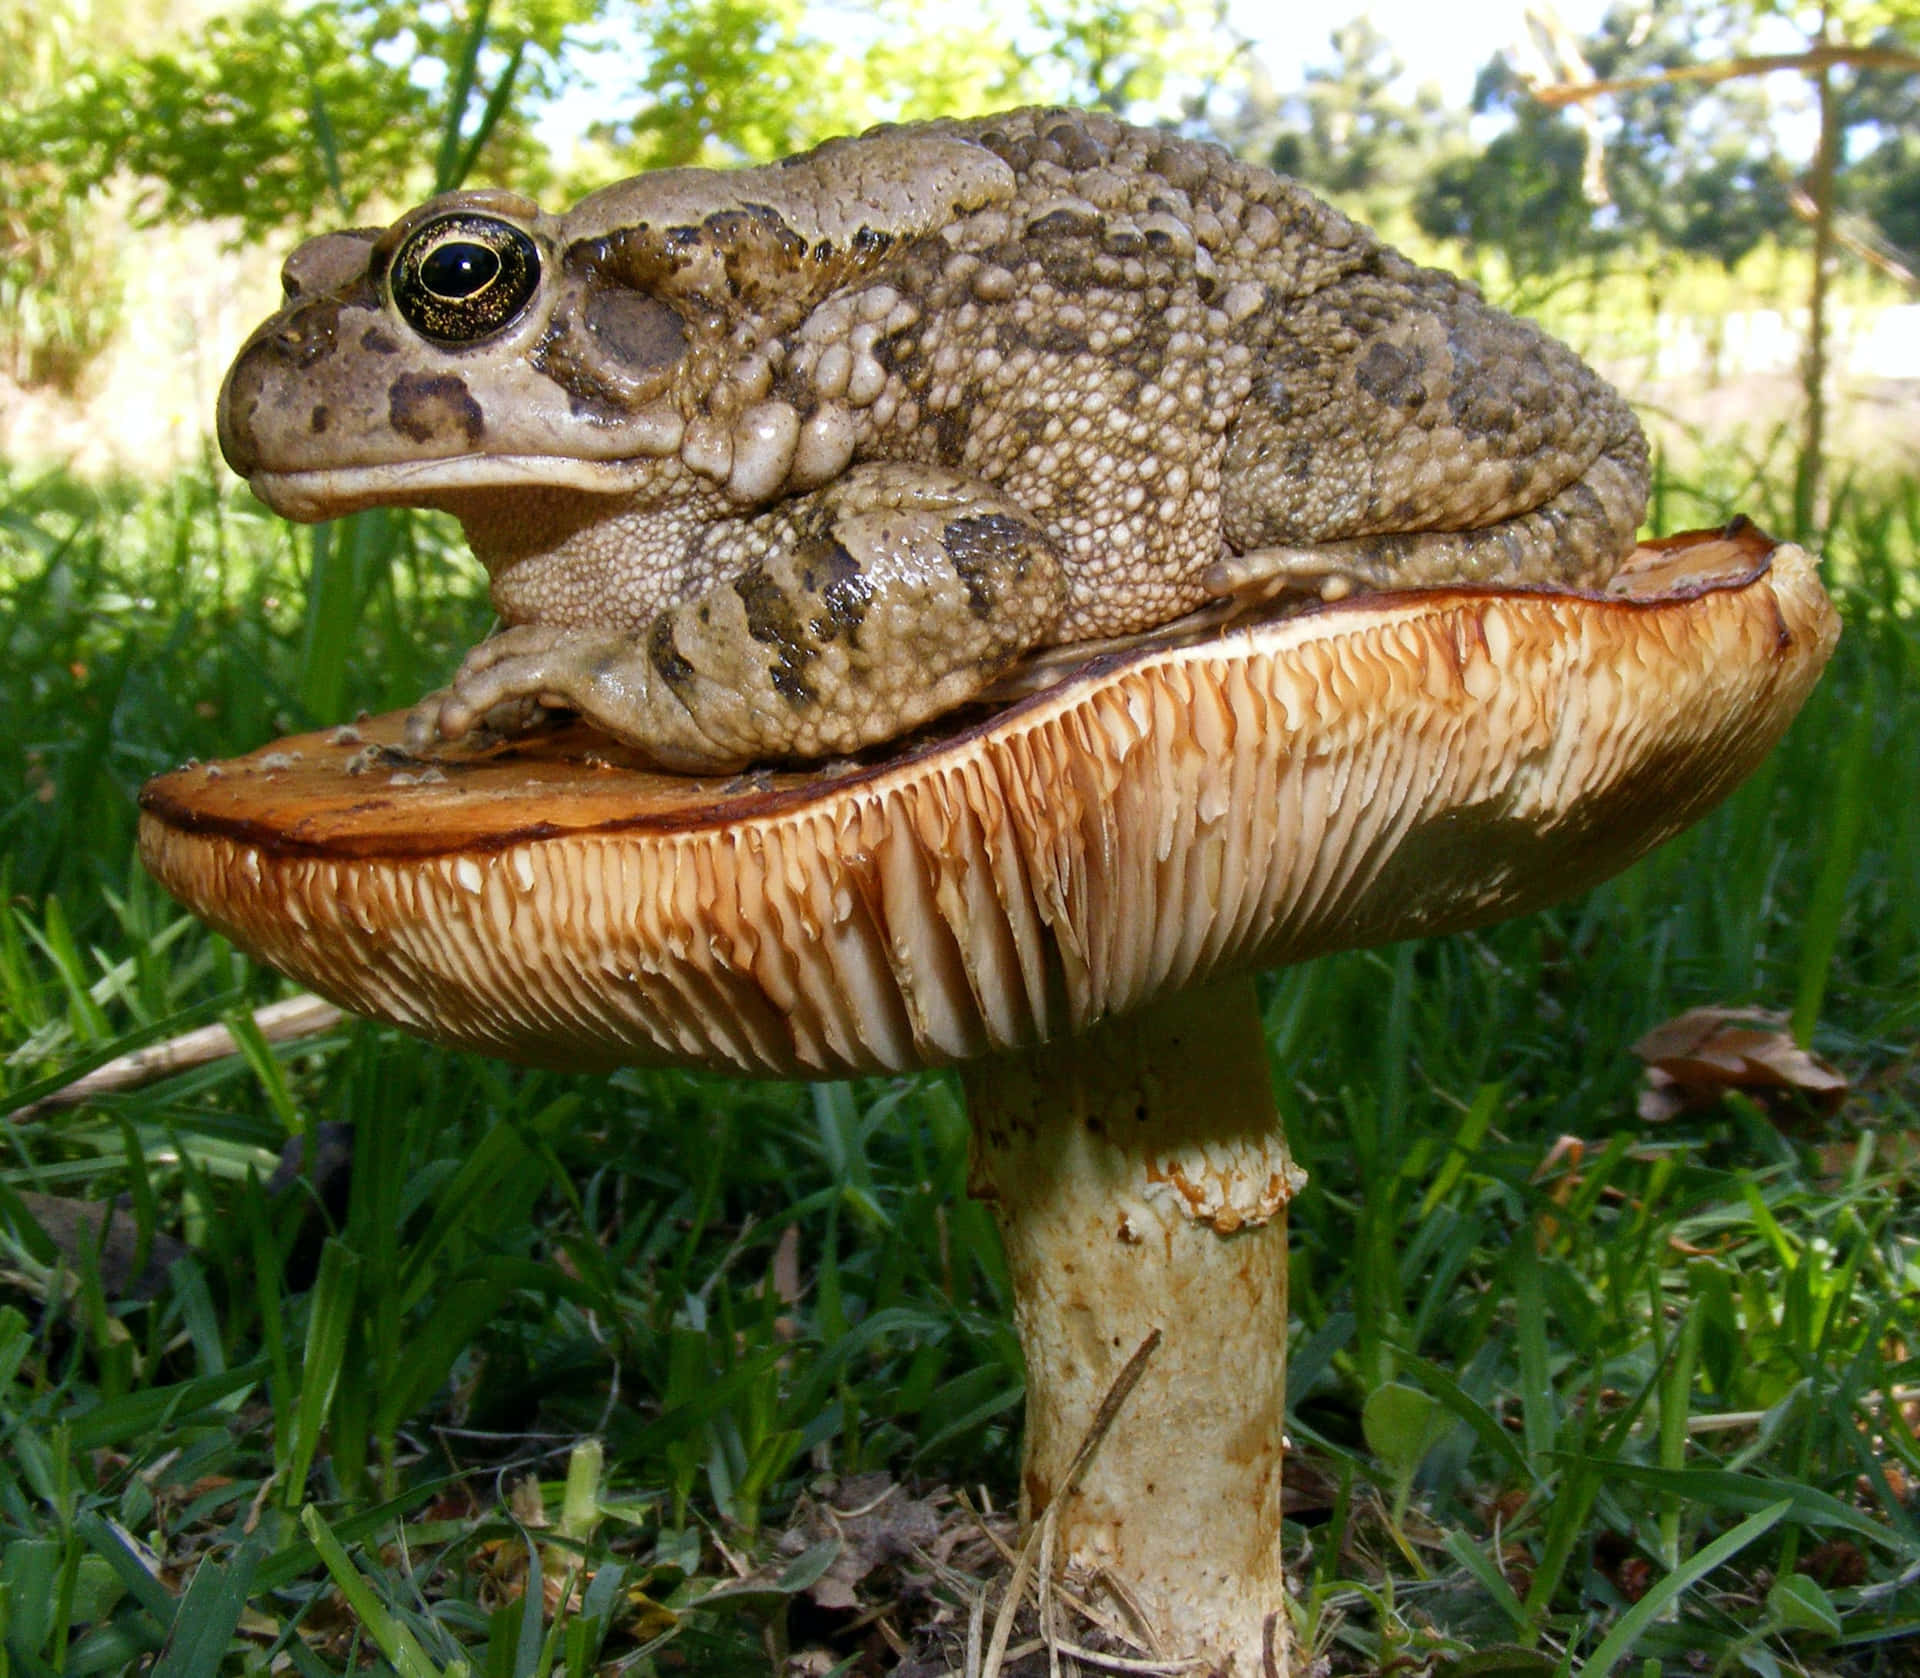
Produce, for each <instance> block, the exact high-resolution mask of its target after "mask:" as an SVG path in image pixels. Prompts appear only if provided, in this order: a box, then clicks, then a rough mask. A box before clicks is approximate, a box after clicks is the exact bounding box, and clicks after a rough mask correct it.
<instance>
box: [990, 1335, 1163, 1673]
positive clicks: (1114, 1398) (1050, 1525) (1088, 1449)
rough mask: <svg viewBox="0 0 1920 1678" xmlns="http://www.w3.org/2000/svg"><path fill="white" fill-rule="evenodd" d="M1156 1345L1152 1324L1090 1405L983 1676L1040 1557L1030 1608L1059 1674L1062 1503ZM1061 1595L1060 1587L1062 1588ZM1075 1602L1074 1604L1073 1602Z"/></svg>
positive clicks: (998, 1664) (1005, 1600) (1023, 1550)
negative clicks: (1056, 1580) (1057, 1577)
mask: <svg viewBox="0 0 1920 1678" xmlns="http://www.w3.org/2000/svg"><path fill="white" fill-rule="evenodd" d="M1159 1345H1160V1331H1159V1330H1158V1329H1157V1328H1156V1329H1155V1330H1154V1331H1153V1332H1152V1333H1151V1334H1149V1335H1148V1336H1147V1337H1146V1339H1144V1340H1142V1341H1141V1342H1140V1344H1139V1345H1138V1346H1137V1347H1135V1348H1134V1352H1133V1356H1131V1357H1130V1358H1128V1359H1127V1361H1126V1363H1125V1364H1123V1365H1122V1366H1121V1369H1120V1373H1119V1374H1117V1375H1116V1376H1114V1378H1113V1382H1112V1384H1111V1385H1110V1386H1109V1387H1108V1388H1107V1390H1106V1394H1105V1396H1104V1397H1102V1398H1101V1400H1100V1407H1099V1408H1098V1409H1097V1410H1095V1411H1094V1413H1093V1420H1092V1421H1091V1422H1090V1423H1089V1424H1088V1426H1087V1431H1086V1436H1085V1437H1084V1438H1083V1439H1082V1440H1081V1441H1080V1447H1079V1449H1078V1450H1076V1451H1075V1452H1074V1453H1073V1460H1072V1461H1071V1462H1070V1463H1069V1464H1068V1465H1067V1472H1066V1474H1065V1475H1064V1476H1063V1478H1062V1479H1061V1482H1060V1489H1059V1491H1058V1492H1057V1493H1056V1494H1055V1495H1054V1498H1053V1501H1052V1502H1051V1503H1049V1504H1048V1505H1047V1508H1046V1512H1045V1513H1044V1514H1042V1515H1041V1517H1040V1520H1039V1524H1038V1525H1036V1526H1035V1527H1034V1529H1033V1531H1032V1532H1030V1533H1028V1534H1027V1536H1026V1539H1025V1541H1024V1542H1023V1543H1022V1544H1021V1546H1020V1553H1019V1556H1018V1558H1017V1559H1016V1560H1015V1562H1014V1568H1013V1577H1012V1578H1011V1579H1010V1580H1008V1581H1007V1589H1006V1593H1005V1594H1004V1595H1003V1596H1002V1597H1001V1599H1000V1611H999V1613H998V1614H996V1615H995V1616H994V1623H993V1642H992V1644H991V1645H990V1646H989V1647H988V1650H987V1658H986V1664H985V1665H984V1667H983V1668H982V1669H981V1678H999V1674H1000V1672H1001V1669H1002V1668H1003V1667H1004V1666H1005V1664H1006V1661H1007V1658H1008V1656H1007V1645H1008V1643H1009V1642H1010V1640H1011V1639H1012V1636H1013V1626H1014V1621H1015V1618H1016V1617H1017V1616H1018V1614H1019V1611H1020V1604H1021V1602H1022V1600H1023V1599H1024V1597H1025V1595H1026V1587H1027V1577H1028V1575H1029V1574H1030V1573H1032V1572H1033V1570H1034V1563H1035V1561H1036V1560H1037V1561H1038V1563H1039V1578H1038V1580H1037V1582H1036V1584H1035V1587H1034V1608H1035V1612H1036V1613H1037V1615H1038V1617H1039V1623H1040V1636H1041V1644H1042V1645H1043V1646H1044V1647H1045V1648H1046V1650H1047V1670H1048V1673H1049V1674H1050V1678H1057V1675H1058V1673H1059V1671H1060V1654H1061V1652H1062V1650H1063V1648H1065V1647H1068V1646H1066V1645H1063V1644H1062V1642H1061V1639H1060V1637H1059V1635H1058V1633H1057V1632H1056V1630H1055V1628H1054V1625H1053V1617H1054V1586H1053V1550H1054V1541H1055V1538H1056V1535H1057V1533H1058V1529H1059V1525H1060V1506H1061V1505H1062V1504H1063V1503H1064V1502H1065V1501H1066V1500H1067V1498H1069V1497H1071V1496H1072V1495H1073V1492H1074V1489H1075V1488H1076V1487H1077V1486H1078V1485H1079V1483H1080V1477H1081V1476H1082V1475H1083V1474H1085V1473H1086V1470H1087V1464H1088V1463H1090V1462H1092V1461H1093V1457H1094V1453H1095V1452H1096V1451H1098V1450H1099V1449H1100V1442H1101V1440H1103V1439H1105V1438H1106V1436H1107V1432H1108V1430H1109V1429H1110V1428H1112V1426H1113V1423H1114V1418H1115V1417H1117V1416H1118V1415H1119V1414H1120V1411H1121V1408H1122V1407H1123V1406H1124V1405H1125V1404H1126V1402H1127V1398H1128V1395H1129V1394H1131V1393H1132V1391H1133V1389H1134V1387H1135V1386H1137V1385H1138V1384H1139V1381H1140V1377H1141V1375H1142V1374H1144V1373H1145V1371H1146V1367H1147V1362H1148V1360H1149V1359H1150V1358H1151V1357H1152V1356H1153V1354H1154V1352H1155V1351H1156V1350H1157V1349H1158V1348H1159ZM1062 1595H1063V1596H1064V1593H1062ZM1075 1606H1078V1605H1077V1604H1076V1605H1075ZM1186 1665H1187V1663H1181V1664H1180V1665H1177V1666H1172V1667H1168V1666H1164V1665H1162V1666H1157V1667H1156V1666H1146V1667H1140V1668H1134V1669H1130V1670H1138V1671H1168V1672H1179V1671H1184V1670H1185V1669H1186Z"/></svg>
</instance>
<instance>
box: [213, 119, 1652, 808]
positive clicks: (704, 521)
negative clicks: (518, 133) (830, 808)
mask: <svg viewBox="0 0 1920 1678" xmlns="http://www.w3.org/2000/svg"><path fill="white" fill-rule="evenodd" d="M283 277H284V283H285V291H286V300H285V304H284V306H283V307H282V308H281V309H280V311H279V312H278V313H277V314H275V315H274V316H272V318H270V319H269V320H268V321H267V322H266V323H265V324H264V325H262V326H261V327H260V329H259V330H258V331H257V332H255V333H254V335H253V337H252V338H251V339H250V340H249V341H248V342H247V344H246V346H245V347H244V348H243V349H242V351H241V352H240V355H239V358H238V360H237V361H236V362H235V364H234V366H233V368H232V370H231V372H230V373H229V374H228V376H227V380H226V383H225V386H224V388H223V389H222V391H221V395H220V416H219V424H220V443H221V448H222V451H223V452H224V453H225V455H226V458H227V460H228V462H229V463H230V464H231V465H232V466H233V468H234V470H235V471H237V472H239V473H240V474H241V475H242V476H244V477H245V478H247V480H248V481H249V482H250V484H251V485H252V487H253V489H254V492H255V493H256V494H257V495H259V496H260V497H261V498H262V499H263V500H264V501H266V502H267V503H268V504H269V505H270V506H272V507H273V508H275V509H276V510H277V511H279V512H281V513H283V514H285V515H287V516H289V517H292V518H296V519H308V520H315V519H325V518H331V517H334V516H336V515H339V514H341V513H345V512H348V511H350V510H353V509H355V508H362V507H369V506H375V505H396V506H419V507H432V508H440V509H443V510H445V511H448V512H450V513H452V514H453V515H454V516H455V517H456V518H458V519H459V521H460V523H461V525H462V526H463V527H464V529H465V532H466V535H467V538H468V541H469V542H470V544H471V545H472V548H473V551H474V553H475V554H476V555H477V556H478V558H479V559H480V560H481V562H482V563H483V564H484V565H485V566H486V568H487V570H488V573H489V577H490V581H491V586H492V595H493V600H494V603H495V605H496V607H497V609H498V611H499V614H500V617H501V618H502V620H503V621H504V624H505V626H506V627H505V628H504V629H503V630H502V631H501V632H500V633H498V634H496V635H494V636H492V637H491V638H489V639H488V640H486V641H484V642H482V643H481V645H480V646H478V647H477V648H475V649H474V650H473V651H472V652H471V653H470V654H469V655H468V656H467V658H466V661H465V663H464V664H463V665H462V667H461V669H460V671H459V673H458V674H457V675H456V676H455V678H454V680H453V682H452V685H451V686H450V687H449V688H447V689H446V690H445V691H444V692H442V693H438V694H435V695H432V696H430V697H429V698H428V699H427V700H425V701H423V702H422V704H421V706H420V707H419V709H418V710H417V711H416V712H415V713H414V717H413V722H412V725H411V728H410V731H409V738H410V743H411V744H413V745H414V747H415V748H416V749H419V750H426V749H428V748H429V747H430V746H431V744H432V742H433V741H434V740H435V738H436V737H445V738H448V739H458V738H460V737H462V736H464V735H466V734H468V733H469V732H471V731H473V730H474V729H476V728H477V727H479V726H480V725H481V724H482V723H483V722H485V723H487V724H489V725H490V726H493V727H495V728H500V727H506V726H510V725H513V723H514V721H515V719H518V722H519V724H520V725H524V723H525V721H526V719H527V718H528V717H529V716H531V715H534V714H537V713H538V711H539V709H540V708H541V707H560V708H571V709H573V710H576V711H578V712H580V713H581V714H582V715H584V716H585V717H586V718H587V719H588V720H589V721H591V722H592V723H594V724H596V725H597V726H599V727H600V728H602V729H604V730H605V731H607V732H608V733H610V734H612V735H614V736H616V737H617V738H619V739H620V740H622V741H625V742H628V743H630V744H631V745H633V746H635V747H636V748H638V749H639V750H640V751H641V752H642V753H644V754H645V755H646V756H647V757H648V758H650V759H651V760H652V761H653V762H655V763H657V764H658V765H660V766H661V767H663V768H667V769H673V770H683V771H689V772H711V771H719V770H727V769H734V768H738V767H741V766H743V765H746V764H749V763H752V762H756V761H760V760H768V759H794V758H802V759H804V758H817V757H822V756H831V755H839V754H845V753H849V752H854V751H858V750H860V749H862V748H864V747H867V746H871V745H874V744H877V743H879V742H884V741H887V740H891V739H893V738H895V737H896V736H898V735H900V734H902V733H904V732H906V731H908V730H910V729H912V728H914V727H916V726H918V725H919V724H921V723H922V722H924V721H926V720H927V719H929V718H932V717H935V716H937V715H939V714H940V713H942V712H944V711H947V710H949V709H951V708H953V707H954V706H956V705H959V704H962V703H964V702H965V701H967V700H968V699H970V698H972V697H974V696H975V695H977V694H979V693H981V692H982V690H983V689H985V688H987V687H988V686H989V685H990V684H991V683H993V682H994V681H995V679H996V678H998V677H999V676H1000V675H1001V673H1002V672H1004V671H1005V670H1006V669H1007V668H1008V667H1009V666H1010V665H1012V664H1013V663H1015V662H1016V661H1018V660H1019V659H1021V658H1022V657H1023V656H1024V655H1026V654H1028V653H1030V652H1032V651H1034V650H1035V649H1039V648H1047V647H1057V646H1062V645H1070V644H1078V643H1085V642H1097V641H1099V640H1101V639H1103V638H1107V637H1115V636H1127V635H1132V634H1137V633H1139V632H1142V631H1147V630H1152V629H1155V628H1157V627H1159V626H1162V625H1166V624H1168V623H1170V622H1171V621H1173V620H1175V619H1178V618H1180V617H1181V616H1183V615H1184V614H1187V613H1190V612H1192V611H1194V610H1195V609H1196V608H1198V607H1201V606H1203V605H1205V604H1206V603H1208V602H1209V601H1210V600H1213V599H1215V598H1216V597H1218V596H1220V595H1222V594H1226V593H1231V592H1234V591H1241V592H1255V593H1273V592H1285V591H1297V592H1298V593H1300V594H1302V595H1304V596H1306V597H1308V598H1311V597H1314V596H1316V595H1324V596H1328V597H1332V596H1335V595H1338V594H1339V593H1342V592H1345V591H1347V590H1350V589H1353V588H1363V589H1386V588H1420V587H1434V586H1446V585H1450V584H1477V585H1486V584H1495V585H1499V584H1517V585H1518V584H1547V585H1554V586H1581V585H1593V584H1597V583H1599V582H1602V581H1604V580H1605V578H1606V577H1607V576H1609V575H1610V574H1611V572H1612V570H1613V569H1614V567H1615V565H1616V564H1617V562H1618V561H1619V560H1620V558H1622V557H1623V556H1624V555H1625V554H1626V553H1627V552H1628V551H1630V549H1631V548H1632V546H1633V539H1634V532H1635V529H1636V527H1637V525H1638V524H1639V521H1640V518H1641V515H1642V512H1643V510H1644V508H1645V504H1646V495H1647V448H1646V443H1645V440H1644V437H1643V435H1642V433H1641V431H1640V428H1639V425H1638V424H1637V422H1636V421H1635V420H1634V418H1633V416H1632V414H1631V412H1630V411H1629V410H1628V408H1627V407H1626V405H1625V403H1624V402H1622V400H1621V399H1620V397H1619V396H1618V395H1617V394H1616V393H1615V392H1614V391H1613V390H1612V389H1611V388H1610V387H1609V386H1608V385H1606V384H1605V383H1604V382H1603V381H1602V380H1601V379H1600V378H1599V377H1598V376H1596V375H1595V374H1594V373H1593V372H1592V371H1590V370H1589V369H1588V368H1587V367H1586V366H1585V365H1584V364H1583V363H1582V362H1581V361H1580V360H1579V359H1578V358H1577V357H1576V356H1575V355H1574V354H1573V353H1572V352H1571V351H1570V350H1568V349H1566V348H1565V347H1564V346H1563V345H1561V344H1559V343H1558V342H1556V341H1555V340H1553V339H1552V338H1550V337H1549V336H1547V335H1546V334H1545V333H1543V332H1542V331H1540V330H1539V329H1538V328H1536V327H1534V326H1533V325H1531V324H1529V323H1527V322H1524V321H1521V320H1517V319H1514V318H1512V317H1510V316H1508V315H1505V314H1502V313H1500V312H1499V311H1498V310H1495V309H1493V308H1491V307H1489V306H1488V305H1487V304H1486V303H1485V302H1484V301H1483V300H1482V299H1481V298H1480V296H1479V294H1478V293H1477V292H1476V291H1475V290H1474V289H1473V288H1472V287H1471V286H1469V285H1467V284H1466V283H1464V282H1462V281H1460V280H1458V279H1456V278H1454V277H1453V276H1450V275H1448V274H1444V273H1439V272H1435V271H1433V270H1430V269H1425V268H1421V267H1419V266H1417V265H1415V264H1414V263H1413V262H1411V261H1409V260H1408V259H1407V258H1405V257H1403V256H1401V255H1400V254H1399V253H1397V252H1396V251H1394V250H1392V249H1390V248H1389V247H1387V246H1385V245H1384V244H1382V243H1381V242H1380V241H1379V240H1378V239H1377V238H1376V237H1374V236H1373V235H1372V234H1371V233H1369V232H1368V231H1367V230H1366V229H1364V228H1362V227H1359V226H1357V225H1356V224H1355V223H1353V222H1352V221H1349V220H1348V219H1347V218H1346V217H1345V216H1343V215H1341V214H1340V213H1339V212H1338V211H1336V210H1334V209H1332V208H1331V207H1329V206H1328V205H1326V204H1323V203H1321V202H1320V201H1319V200H1318V199H1316V198H1314V197H1313V196H1311V195H1310V194H1309V193H1307V192H1306V191H1305V190H1303V189H1302V188H1301V187H1299V186H1297V185H1295V184H1294V183H1292V182H1290V181H1287V180H1284V179H1282V178H1280V177H1278V176H1275V175H1273V174H1270V173H1268V172H1266V171H1264V170H1262V169H1259V168H1256V167H1253V166H1251V165H1248V164H1245V163H1241V162H1238V161H1236V160H1235V159H1233V158H1232V157H1230V156H1229V155H1228V154H1227V153H1226V152H1224V151H1222V150H1220V149H1219V148H1217V147H1215V146H1212V145H1208V144H1204V143H1201V142H1197V141H1193V140H1188V139H1183V138H1179V137H1176V136H1174V135H1172V134H1169V133H1165V132H1161V131H1158V130H1154V129H1147V128H1138V127H1132V126H1129V125H1127V124H1125V123H1122V122H1120V121H1118V120H1116V119H1113V118H1110V117H1106V116H1098V115H1092V114H1088V113H1082V112H1076V111H1066V110H1026V111H1015V112H1011V113H1008V114H1006V115H1002V116H995V117H987V118H980V119H976V120H970V121H940V122H930V123H922V124H915V125H909V126H898V127H888V128H878V129H874V130H872V131H871V132H869V133H866V134H863V135H860V136H858V137H855V138H847V139H838V140H831V141H828V142H827V143H826V144H824V145H822V146H820V147H818V148H817V149H815V150H813V151H811V152H808V153H806V154H804V155H802V156H798V157H793V158H789V159H787V160H785V161H784V162H780V163H775V164H770V165H767V166H765V167H760V168H749V169H740V170H736V171H715V170H707V169H672V170H665V171H661V172H657V173H652V174H645V175H640V176H637V177H636V178H634V179H632V180H629V181H624V182H621V183H619V184H618V185H615V186H611V187H608V188H606V189H604V190H602V191H600V192H596V193H594V194H593V195H592V196H591V197H588V198H586V199H584V200H583V201H582V202H581V203H579V204H577V205H576V206H575V207H574V208H573V209H571V210H569V211H566V212H565V213H563V214H561V215H557V216H549V215H545V214H543V213H542V212H541V211H540V210H539V208H538V207H537V206H536V205H534V204H533V203H531V202H529V201H528V200H527V199H525V198H522V197H519V196H518V195H516V194H513V193H509V192H502V191H493V190H488V191H465V192H456V193H450V194H446V195H444V196H441V197H438V198H435V199H433V200H431V201H430V202H428V203H426V204H423V205H421V206H420V207H419V208H418V209H415V210H412V211H410V212H409V213H408V214H406V215H404V216H402V217H401V218H400V220H398V221H397V222H395V223H394V224H393V225H392V226H391V227H388V228H385V229H382V230H375V229H361V230H356V231H352V232H346V233H335V234H329V235H325V236H323V237H321V238H317V239H313V240H310V241H309V242H307V243H306V244H303V245H302V246H300V248H299V249H297V250H296V251H295V252H294V253H293V255H292V257H291V258H289V260H288V262H287V264H286V268H285V271H284V276H283ZM503 719H506V720H505V721H503Z"/></svg>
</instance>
